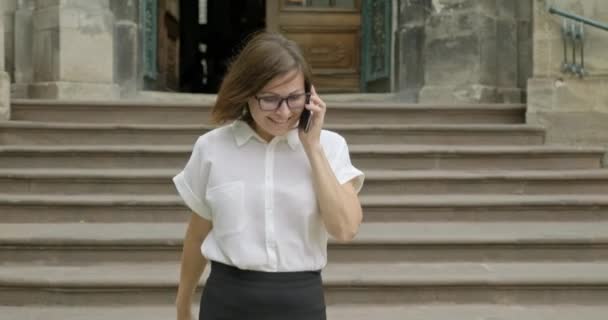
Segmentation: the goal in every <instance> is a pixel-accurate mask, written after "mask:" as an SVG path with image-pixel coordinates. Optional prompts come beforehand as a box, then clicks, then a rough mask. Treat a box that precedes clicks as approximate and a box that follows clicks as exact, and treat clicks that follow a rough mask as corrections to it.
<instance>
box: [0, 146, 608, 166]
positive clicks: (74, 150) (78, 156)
mask: <svg viewBox="0 0 608 320" xmlns="http://www.w3.org/2000/svg"><path fill="white" fill-rule="evenodd" d="M191 149H192V148H191V146H155V147H153V146H0V168H71V169H74V168H98V169H101V168H103V169H120V168H133V169H135V168H137V169H151V168H164V169H180V168H183V166H184V165H185V163H186V161H187V160H188V158H189V156H190V153H191V152H192V150H191ZM604 151H605V150H604V148H601V147H571V146H439V145H438V146H405V145H354V146H351V147H350V154H351V158H352V161H353V163H354V164H355V165H356V166H357V167H359V168H360V169H361V170H364V171H365V170H370V169H373V170H418V169H429V170H430V169H432V170H515V169H518V170H536V169H538V170H556V169H564V170H565V169H598V168H601V167H602V158H603V156H604Z"/></svg>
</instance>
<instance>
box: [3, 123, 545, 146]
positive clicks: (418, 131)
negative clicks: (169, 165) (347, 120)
mask: <svg viewBox="0 0 608 320" xmlns="http://www.w3.org/2000/svg"><path fill="white" fill-rule="evenodd" d="M212 128H213V127H212V126H209V125H150V124H80V123H42V122H29V121H11V122H6V123H0V145H134V144H135V145H188V146H191V145H192V144H193V143H194V141H196V138H197V137H198V136H200V135H202V134H204V133H206V132H208V131H209V130H211V129H212ZM326 129H328V130H332V131H335V132H338V133H340V134H341V135H343V136H344V138H345V139H346V140H347V141H348V142H349V143H350V144H373V143H377V142H378V141H382V143H384V144H419V145H420V144H444V145H451V144H455V145H456V144H460V145H539V144H543V142H544V131H543V129H542V128H540V127H533V126H527V125H351V124H335V125H328V126H326Z"/></svg>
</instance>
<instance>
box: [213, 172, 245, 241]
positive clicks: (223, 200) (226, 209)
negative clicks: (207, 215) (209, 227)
mask: <svg viewBox="0 0 608 320" xmlns="http://www.w3.org/2000/svg"><path fill="white" fill-rule="evenodd" d="M244 189H245V184H244V182H243V181H234V182H230V183H226V184H222V185H219V186H216V187H213V188H211V189H208V190H207V196H206V198H207V201H208V203H209V206H210V207H211V216H212V219H213V230H214V231H213V232H214V233H215V234H216V235H217V236H228V235H231V234H235V233H239V232H241V231H243V229H245V227H246V226H247V215H246V212H245V199H244Z"/></svg>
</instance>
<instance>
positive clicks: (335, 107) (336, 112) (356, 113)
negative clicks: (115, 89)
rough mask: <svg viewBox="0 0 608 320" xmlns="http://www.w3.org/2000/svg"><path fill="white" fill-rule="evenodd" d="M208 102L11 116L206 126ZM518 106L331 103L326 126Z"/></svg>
mask: <svg viewBox="0 0 608 320" xmlns="http://www.w3.org/2000/svg"><path fill="white" fill-rule="evenodd" d="M211 105H212V104H211V103H209V102H207V103H202V102H201V103H195V102H183V103H173V104H172V103H167V102H135V101H126V100H121V101H104V102H93V101H53V100H12V101H11V107H12V111H11V112H12V114H11V118H12V119H13V120H26V121H42V122H81V123H148V124H149V123H156V124H207V123H209V115H210V112H211ZM525 112H526V106H525V105H522V104H471V105H422V104H405V103H386V102H377V103H374V102H359V103H358V102H331V103H330V105H329V107H328V110H327V115H326V123H328V124H374V123H376V124H514V123H517V124H523V123H525V122H526V121H525Z"/></svg>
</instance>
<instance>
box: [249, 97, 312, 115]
mask: <svg viewBox="0 0 608 320" xmlns="http://www.w3.org/2000/svg"><path fill="white" fill-rule="evenodd" d="M302 95H304V96H305V98H306V99H305V102H304V104H305V105H306V104H308V103H310V96H311V95H312V94H311V93H310V92H306V93H303V94H302ZM293 96H297V95H290V96H287V97H281V96H278V97H279V98H280V99H279V102H278V103H277V105H276V107H274V109H264V108H262V101H261V100H262V99H263V98H267V97H258V96H257V95H256V96H254V98H255V99H256V100H257V101H258V106H260V109H262V110H264V111H275V110H277V109H278V108H280V107H281V104H283V101H285V103H286V104H287V107H288V108H289V109H292V110H293V109H300V108H302V107H304V106H302V107H299V106H298V107H292V106H290V105H289V98H290V97H293Z"/></svg>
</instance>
